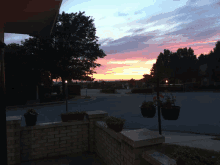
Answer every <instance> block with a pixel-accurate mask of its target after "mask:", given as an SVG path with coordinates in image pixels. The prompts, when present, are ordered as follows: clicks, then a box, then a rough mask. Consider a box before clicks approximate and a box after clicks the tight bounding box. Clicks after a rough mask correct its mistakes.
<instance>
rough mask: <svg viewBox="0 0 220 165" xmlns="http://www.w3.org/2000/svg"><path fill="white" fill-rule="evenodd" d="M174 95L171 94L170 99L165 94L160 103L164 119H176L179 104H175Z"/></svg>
mask: <svg viewBox="0 0 220 165" xmlns="http://www.w3.org/2000/svg"><path fill="white" fill-rule="evenodd" d="M171 95H172V93H171ZM175 101H176V99H175V97H173V95H172V99H171V98H170V97H169V96H167V98H166V101H165V102H164V103H162V104H161V105H162V106H161V112H162V116H163V118H164V120H177V119H178V117H179V113H180V106H176V105H175Z"/></svg>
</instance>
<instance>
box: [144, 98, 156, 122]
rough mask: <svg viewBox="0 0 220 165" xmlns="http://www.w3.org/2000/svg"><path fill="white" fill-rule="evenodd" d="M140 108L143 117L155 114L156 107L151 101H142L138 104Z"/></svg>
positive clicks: (150, 116)
mask: <svg viewBox="0 0 220 165" xmlns="http://www.w3.org/2000/svg"><path fill="white" fill-rule="evenodd" d="M140 108H141V114H142V116H143V117H147V118H153V117H154V116H155V114H156V107H155V105H154V102H153V101H148V102H146V101H144V102H143V103H142V105H140Z"/></svg>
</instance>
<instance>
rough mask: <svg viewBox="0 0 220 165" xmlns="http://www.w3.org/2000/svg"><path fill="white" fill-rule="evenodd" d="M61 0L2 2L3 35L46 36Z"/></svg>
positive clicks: (6, 0)
mask: <svg viewBox="0 0 220 165" xmlns="http://www.w3.org/2000/svg"><path fill="white" fill-rule="evenodd" d="M61 3H62V0H32V1H30V0H4V3H3V4H4V5H3V6H1V8H0V15H1V16H4V17H1V23H2V22H3V24H4V25H3V26H4V27H3V29H4V33H18V34H28V35H36V34H37V35H41V36H48V35H50V34H51V32H52V30H53V27H54V24H55V22H56V19H57V16H58V14H59V10H60V6H61Z"/></svg>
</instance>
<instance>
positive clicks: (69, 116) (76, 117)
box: [61, 113, 85, 122]
mask: <svg viewBox="0 0 220 165" xmlns="http://www.w3.org/2000/svg"><path fill="white" fill-rule="evenodd" d="M84 116H85V114H65V113H63V114H61V119H62V122H68V121H72V120H83V119H84Z"/></svg>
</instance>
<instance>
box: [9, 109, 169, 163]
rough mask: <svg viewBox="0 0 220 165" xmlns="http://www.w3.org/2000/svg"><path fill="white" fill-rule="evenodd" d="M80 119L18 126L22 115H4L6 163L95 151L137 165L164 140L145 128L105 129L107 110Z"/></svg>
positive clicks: (112, 160)
mask: <svg viewBox="0 0 220 165" xmlns="http://www.w3.org/2000/svg"><path fill="white" fill-rule="evenodd" d="M86 113H87V115H86V118H85V119H84V120H83V121H72V122H62V121H60V122H53V123H41V124H38V125H36V126H31V127H26V126H25V127H21V116H10V117H7V119H6V120H7V151H8V165H15V164H20V163H21V162H25V161H31V160H37V159H43V158H50V157H54V156H66V155H68V154H71V155H73V154H76V155H79V154H80V153H82V152H84V151H90V152H96V153H97V154H98V156H100V157H101V158H102V159H103V161H104V162H105V163H106V164H107V165H140V163H141V158H142V154H143V152H145V151H147V150H151V149H152V148H154V147H155V146H158V145H162V143H163V142H165V138H164V136H161V135H159V134H158V132H153V131H150V130H148V129H138V130H129V131H121V132H119V133H116V132H114V131H113V130H111V129H109V128H107V126H106V124H105V122H104V118H105V117H106V116H108V113H106V112H104V111H101V110H97V111H87V112H86Z"/></svg>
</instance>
